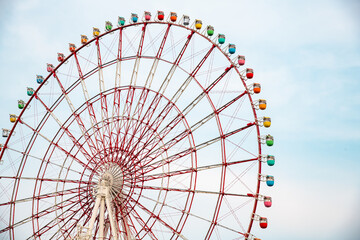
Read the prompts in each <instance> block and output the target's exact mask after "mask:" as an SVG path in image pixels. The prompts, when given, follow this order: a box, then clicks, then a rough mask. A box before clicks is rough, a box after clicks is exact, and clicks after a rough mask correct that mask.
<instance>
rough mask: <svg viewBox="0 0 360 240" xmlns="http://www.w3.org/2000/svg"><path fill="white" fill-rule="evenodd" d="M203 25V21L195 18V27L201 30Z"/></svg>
mask: <svg viewBox="0 0 360 240" xmlns="http://www.w3.org/2000/svg"><path fill="white" fill-rule="evenodd" d="M201 27H202V21H201V20H199V19H195V28H196V30H200V29H201Z"/></svg>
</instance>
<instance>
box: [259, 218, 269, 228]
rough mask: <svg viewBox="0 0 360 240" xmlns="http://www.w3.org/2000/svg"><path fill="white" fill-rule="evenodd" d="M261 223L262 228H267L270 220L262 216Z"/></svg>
mask: <svg viewBox="0 0 360 240" xmlns="http://www.w3.org/2000/svg"><path fill="white" fill-rule="evenodd" d="M259 223H260V227H261V228H267V226H268V221H267V218H265V217H260V220H259Z"/></svg>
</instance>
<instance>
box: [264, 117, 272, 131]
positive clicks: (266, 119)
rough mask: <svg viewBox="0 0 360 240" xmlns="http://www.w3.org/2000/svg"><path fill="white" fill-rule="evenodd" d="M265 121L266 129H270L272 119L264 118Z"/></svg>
mask: <svg viewBox="0 0 360 240" xmlns="http://www.w3.org/2000/svg"><path fill="white" fill-rule="evenodd" d="M263 119H264V122H263V125H264V127H266V128H268V127H270V126H271V118H269V117H264V118H263Z"/></svg>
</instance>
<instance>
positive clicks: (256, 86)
mask: <svg viewBox="0 0 360 240" xmlns="http://www.w3.org/2000/svg"><path fill="white" fill-rule="evenodd" d="M253 91H254V93H256V94H258V93H260V92H261V85H260V83H253Z"/></svg>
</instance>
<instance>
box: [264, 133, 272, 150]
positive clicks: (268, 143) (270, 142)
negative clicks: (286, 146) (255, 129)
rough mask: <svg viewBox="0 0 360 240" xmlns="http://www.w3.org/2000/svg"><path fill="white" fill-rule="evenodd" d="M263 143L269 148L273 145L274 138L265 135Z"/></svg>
mask: <svg viewBox="0 0 360 240" xmlns="http://www.w3.org/2000/svg"><path fill="white" fill-rule="evenodd" d="M265 141H266V145H268V146H269V147H271V146H272V145H274V137H273V136H271V135H270V134H268V135H266V137H265Z"/></svg>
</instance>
